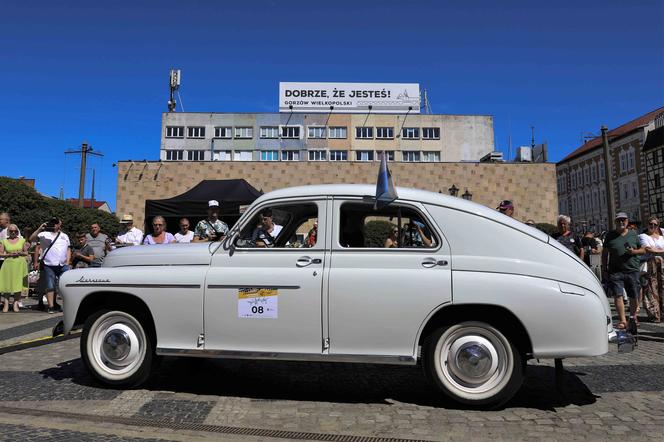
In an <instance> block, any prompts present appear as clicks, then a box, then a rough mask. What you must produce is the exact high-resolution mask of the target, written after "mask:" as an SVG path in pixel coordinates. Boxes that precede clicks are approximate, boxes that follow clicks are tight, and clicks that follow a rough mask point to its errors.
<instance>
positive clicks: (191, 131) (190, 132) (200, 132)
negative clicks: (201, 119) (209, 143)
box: [187, 126, 205, 138]
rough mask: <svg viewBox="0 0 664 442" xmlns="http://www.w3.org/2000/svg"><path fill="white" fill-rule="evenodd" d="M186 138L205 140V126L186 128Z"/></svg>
mask: <svg viewBox="0 0 664 442" xmlns="http://www.w3.org/2000/svg"><path fill="white" fill-rule="evenodd" d="M187 138H205V126H189V127H187Z"/></svg>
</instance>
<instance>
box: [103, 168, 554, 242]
mask: <svg viewBox="0 0 664 442" xmlns="http://www.w3.org/2000/svg"><path fill="white" fill-rule="evenodd" d="M555 167H556V166H555V164H550V163H532V164H531V163H415V164H414V163H401V162H394V163H390V170H391V172H392V175H393V177H394V179H395V183H396V185H397V186H402V187H414V188H419V189H425V190H430V191H434V192H438V191H442V192H444V193H447V189H448V188H449V187H451V186H452V184H455V185H456V186H457V187H459V188H460V192H459V195H461V194H462V193H464V191H465V190H466V189H468V191H470V192H471V193H472V194H473V197H472V199H473V201H476V202H478V203H480V204H484V205H486V206H489V207H492V208H495V207H496V205H497V204H498V202H499V201H500V200H503V199H511V200H512V201H514V204H515V205H516V213H515V218H517V219H519V220H526V219H528V218H532V219H534V220H535V221H536V222H549V223H552V222H554V221H555V219H556V216H557V214H558V213H557V212H558V211H557V192H556V169H555ZM377 173H378V163H377V162H370V163H367V162H350V161H348V162H336V163H333V162H261V161H247V162H244V161H232V162H225V161H201V162H198V161H169V162H159V161H155V162H149V161H144V162H134V161H120V162H118V192H117V205H116V207H117V213H118V214H119V215H120V216H121V215H122V214H124V213H130V214H132V215H133V216H134V219H135V220H136V221H135V224H136V225H137V226H142V225H143V222H144V213H145V201H146V200H147V199H163V198H171V197H174V196H176V195H179V194H181V193H183V192H185V191H187V190H189V189H191V188H192V187H193V186H195V185H196V184H198V183H199V182H200V181H201V180H204V179H217V180H222V179H233V178H242V179H245V180H247V181H248V182H249V183H250V184H251V185H252V186H254V187H255V188H256V189H261V190H263V191H264V192H268V191H271V190H275V189H279V188H283V187H291V186H301V185H311V184H332V183H358V184H375V182H376V176H377ZM469 233H471V232H469Z"/></svg>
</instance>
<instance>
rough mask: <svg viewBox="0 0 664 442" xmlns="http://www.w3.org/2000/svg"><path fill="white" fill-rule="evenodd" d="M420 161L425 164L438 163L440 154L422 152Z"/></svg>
mask: <svg viewBox="0 0 664 442" xmlns="http://www.w3.org/2000/svg"><path fill="white" fill-rule="evenodd" d="M422 161H426V162H427V163H439V162H440V152H422Z"/></svg>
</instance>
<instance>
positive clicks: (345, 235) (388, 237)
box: [339, 202, 438, 249]
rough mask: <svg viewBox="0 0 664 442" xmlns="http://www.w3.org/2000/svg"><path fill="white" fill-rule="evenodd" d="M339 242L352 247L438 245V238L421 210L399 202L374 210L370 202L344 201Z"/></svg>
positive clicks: (343, 245)
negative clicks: (398, 203) (401, 204)
mask: <svg viewBox="0 0 664 442" xmlns="http://www.w3.org/2000/svg"><path fill="white" fill-rule="evenodd" d="M339 222H340V226H339V244H340V245H341V246H342V247H348V248H365V247H377V248H399V249H403V248H435V247H437V245H438V240H437V238H436V236H435V235H434V232H433V229H432V228H431V227H430V226H429V224H428V222H427V220H426V219H425V217H423V216H422V215H421V214H420V213H419V212H418V211H417V210H415V209H413V208H411V207H408V206H400V205H396V204H392V205H389V206H387V207H383V208H381V209H378V210H374V208H373V205H372V204H370V203H360V202H357V203H355V202H348V203H344V204H342V205H341V213H340V217H339Z"/></svg>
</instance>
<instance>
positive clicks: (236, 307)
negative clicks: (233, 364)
mask: <svg viewBox="0 0 664 442" xmlns="http://www.w3.org/2000/svg"><path fill="white" fill-rule="evenodd" d="M266 207H270V208H274V209H275V210H276V211H278V212H279V213H282V212H283V213H291V214H293V213H294V214H295V215H292V216H293V217H294V218H293V219H291V220H290V221H287V224H286V225H283V226H282V230H281V233H280V234H279V235H278V237H277V242H281V245H276V246H275V247H270V248H259V247H252V244H248V243H247V240H248V238H249V237H250V233H251V231H252V229H253V228H254V226H256V223H257V221H256V220H257V219H258V218H257V217H259V216H262V215H259V214H261V213H262V210H263V209H265V208H266ZM312 213H313V215H312ZM325 213H326V200H325V199H321V200H316V199H303V200H295V201H293V200H289V201H288V202H282V203H273V202H271V203H269V204H268V203H266V204H263V205H261V206H260V207H257V208H255V209H252V213H250V214H248V216H247V217H243V221H241V222H242V223H243V224H244V225H241V226H240V228H239V229H238V230H239V231H238V233H237V234H236V235H235V236H234V237H232V238H230V241H229V242H228V244H231V243H232V244H234V245H233V246H232V247H228V246H227V247H220V248H219V250H218V251H217V252H216V253H215V254H214V256H213V257H212V261H211V266H210V269H209V271H208V275H207V278H206V283H205V301H204V321H205V349H206V350H216V351H222V352H223V351H227V352H236V353H235V354H236V355H240V356H241V355H242V352H253V353H254V356H258V357H260V353H269V354H270V355H269V356H270V357H273V356H275V357H278V356H279V354H285V353H287V354H293V353H296V354H311V353H315V354H318V355H320V354H321V352H322V342H323V341H322V319H321V315H322V312H321V308H322V303H321V295H322V282H323V278H324V274H325V271H326V270H325V269H326V266H325V234H324V232H325V223H326V217H325ZM302 214H304V215H305V216H309V217H310V218H309V219H308V221H305V222H304V224H302V226H304V227H305V230H304V231H302V226H300V227H299V230H298V228H297V226H293V225H291V224H289V223H301V222H302V220H298V219H295V218H297V217H298V216H303V215H302ZM307 214H308V215H307ZM312 220H316V221H317V222H318V236H317V239H316V243H315V244H314V245H313V246H312V247H306V248H305V247H300V246H302V245H303V244H301V241H300V240H301V237H302V236H303V235H304V234H305V233H304V232H307V229H309V228H310V227H311V225H312V224H313V222H312ZM307 223H308V224H307ZM275 224H278V223H275ZM311 228H313V227H311ZM233 230H234V231H235V230H236V229H233ZM289 231H290V234H289ZM282 235H289V238H291V239H290V240H289V241H288V242H287V243H286V242H284V239H283V236H282ZM296 235H300V236H296ZM295 238H297V241H296V240H295ZM302 242H303V241H302ZM238 352H239V353H238ZM229 355H231V354H230V353H229Z"/></svg>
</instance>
